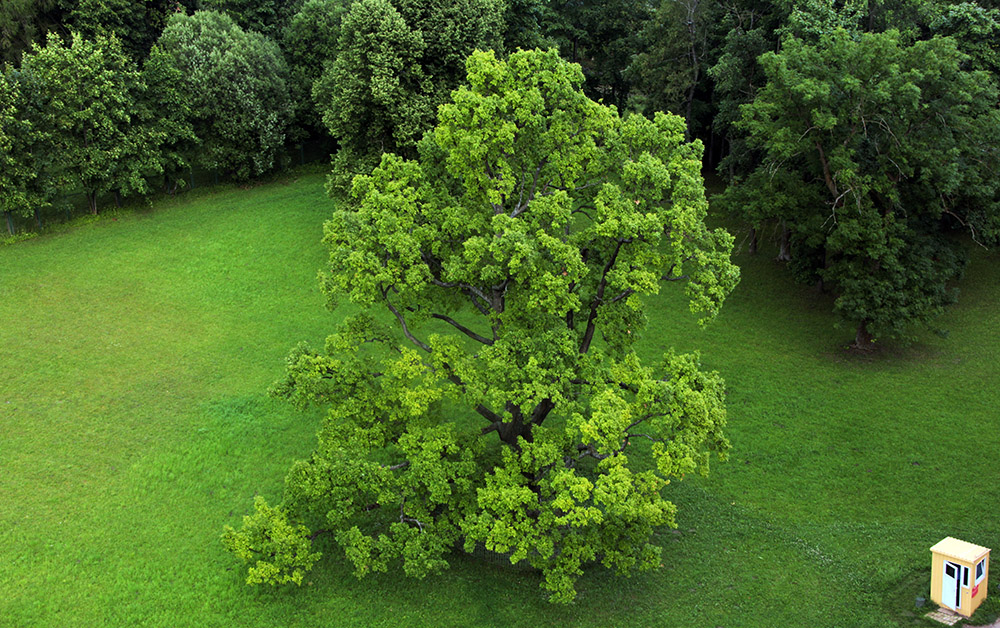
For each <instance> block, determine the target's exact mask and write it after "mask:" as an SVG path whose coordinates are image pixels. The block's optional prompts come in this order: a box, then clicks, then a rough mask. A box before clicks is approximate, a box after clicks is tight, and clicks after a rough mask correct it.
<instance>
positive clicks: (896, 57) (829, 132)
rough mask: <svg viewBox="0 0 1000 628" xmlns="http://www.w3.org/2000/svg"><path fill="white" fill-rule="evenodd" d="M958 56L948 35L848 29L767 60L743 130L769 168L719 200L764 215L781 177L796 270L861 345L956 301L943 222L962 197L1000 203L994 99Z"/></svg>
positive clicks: (789, 43) (986, 81) (960, 215)
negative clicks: (907, 36)
mask: <svg viewBox="0 0 1000 628" xmlns="http://www.w3.org/2000/svg"><path fill="white" fill-rule="evenodd" d="M966 59H967V57H966V56H965V55H963V54H962V53H961V52H960V51H959V50H958V47H957V45H956V44H955V42H954V41H953V40H952V39H949V38H934V39H931V40H928V41H918V42H915V43H912V44H908V43H907V42H906V41H905V40H904V39H903V38H902V36H901V35H900V34H899V33H898V32H897V31H889V32H885V33H864V34H858V33H857V32H851V31H847V30H845V29H842V28H837V29H834V30H832V31H830V32H828V33H825V34H822V35H821V36H820V37H819V39H818V41H817V42H816V43H815V44H810V43H806V42H804V41H802V40H800V39H797V38H794V37H792V38H788V39H786V41H785V42H784V43H783V45H782V50H781V52H780V53H773V52H772V53H767V54H765V55H763V56H762V57H761V60H760V62H761V64H762V66H763V68H764V71H765V73H766V75H767V79H768V80H767V83H766V85H765V86H764V87H763V88H762V89H760V90H759V91H758V92H757V96H756V99H755V100H754V102H753V103H750V104H747V105H744V106H743V108H742V111H743V119H742V121H741V123H740V124H741V126H742V127H743V128H744V129H745V130H746V131H747V132H748V134H749V138H750V142H751V144H752V145H754V146H756V147H757V148H758V149H759V150H761V151H763V153H764V155H765V159H764V161H763V163H762V164H761V165H760V166H759V168H758V173H757V174H756V175H754V176H751V177H748V178H747V180H746V181H744V182H743V183H741V184H740V185H738V186H736V187H735V188H733V189H734V190H739V191H734V192H727V194H742V195H743V200H746V199H756V201H755V202H757V203H765V204H766V203H768V202H769V201H768V199H767V194H766V193H763V192H765V190H764V189H763V188H762V187H761V186H762V185H763V183H764V182H765V181H770V180H773V175H774V174H775V173H781V174H780V177H779V178H778V182H779V185H781V186H782V189H783V190H784V191H785V192H786V194H787V196H788V201H787V202H785V203H783V204H782V206H781V207H780V208H779V209H787V208H793V211H794V213H793V214H791V215H788V214H785V215H780V216H779V217H780V218H781V219H783V220H785V221H786V224H788V225H789V227H790V228H791V230H792V235H793V247H795V249H796V250H795V251H794V255H793V260H792V263H793V267H794V269H795V270H796V271H797V272H798V274H799V276H800V277H802V278H807V279H810V280H816V279H818V280H820V281H822V282H823V283H824V285H825V286H828V287H832V288H833V289H834V292H835V294H836V295H837V300H836V303H835V309H836V310H837V311H838V312H839V313H840V314H841V315H842V316H843V317H844V318H845V319H846V320H848V321H850V322H851V323H853V324H854V325H855V326H856V330H857V331H856V338H855V345H856V346H858V347H864V346H867V345H868V344H869V343H870V341H871V339H872V337H873V335H874V336H885V337H891V336H900V335H903V334H905V333H906V331H907V330H908V329H909V328H910V327H912V325H913V324H914V323H919V322H928V321H930V320H931V319H932V318H933V317H934V316H935V315H937V314H938V313H939V312H940V311H941V309H942V307H943V306H945V305H946V304H948V303H949V302H950V301H951V300H952V299H953V298H954V292H953V290H951V289H949V282H950V281H951V280H952V279H954V278H956V277H957V276H958V273H959V272H960V270H961V263H960V260H961V256H960V255H959V254H958V252H957V251H956V250H955V249H954V248H953V246H951V245H949V244H948V243H947V242H946V241H944V240H943V239H942V238H941V232H942V228H943V221H947V220H950V219H954V220H958V221H960V222H962V223H963V224H968V223H969V218H970V216H969V215H968V209H967V208H966V207H963V205H962V204H961V203H959V202H958V201H959V200H960V199H966V200H969V199H970V195H974V196H978V197H979V198H978V199H977V200H978V206H980V207H989V206H990V203H991V201H992V199H993V198H995V191H996V183H995V178H989V177H988V174H987V173H988V172H989V171H990V170H991V169H993V168H995V167H996V164H997V160H996V154H997V148H996V146H995V145H993V146H991V145H990V143H989V142H988V141H983V138H984V137H985V138H991V139H992V138H996V137H997V132H998V129H1000V126H998V124H1000V117H998V111H997V109H996V99H997V92H996V89H995V88H994V86H993V83H992V81H991V80H990V77H989V76H988V75H986V74H985V73H982V72H974V71H966V70H963V69H962V64H963V63H964V61H965V60H966ZM748 185H749V186H757V187H758V189H757V190H756V191H754V193H751V194H748V193H747V190H746V187H745V186H748ZM741 188H742V190H741ZM796 190H798V192H796ZM817 198H821V199H822V202H821V203H817V202H816V200H815V199H817ZM763 211H768V210H766V209H765V210H763Z"/></svg>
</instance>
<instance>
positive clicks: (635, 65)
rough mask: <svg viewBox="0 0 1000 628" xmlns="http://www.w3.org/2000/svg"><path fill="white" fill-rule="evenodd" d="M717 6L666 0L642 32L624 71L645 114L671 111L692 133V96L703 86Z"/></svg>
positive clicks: (694, 97) (710, 55) (712, 54)
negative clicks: (678, 116) (681, 117)
mask: <svg viewBox="0 0 1000 628" xmlns="http://www.w3.org/2000/svg"><path fill="white" fill-rule="evenodd" d="M719 13H720V8H719V7H718V6H717V5H716V4H715V3H710V2H702V1H701V0H665V1H664V2H663V3H662V4H661V5H660V7H659V8H658V9H657V10H656V12H655V13H654V14H653V16H652V17H651V18H650V19H649V20H648V21H647V22H646V24H645V26H644V28H643V30H642V33H641V34H640V39H641V42H642V43H641V44H640V46H639V48H640V50H641V52H639V53H638V54H637V55H636V56H635V57H634V58H633V59H632V62H631V64H630V65H629V68H628V75H629V78H630V80H631V81H632V82H633V84H634V86H635V91H636V92H638V95H639V97H638V98H637V99H636V100H638V101H639V102H638V104H639V105H640V108H641V109H642V110H644V111H672V112H674V113H677V114H678V115H681V116H683V117H684V119H685V121H686V123H687V127H688V132H689V134H690V133H692V131H694V130H695V129H694V124H695V119H694V117H695V111H694V108H695V104H696V103H695V101H696V92H697V90H698V89H699V88H701V89H704V88H705V87H706V86H705V85H703V84H702V83H703V82H704V80H705V78H706V77H707V72H706V70H707V68H708V67H710V66H711V65H712V61H713V59H712V57H713V56H714V53H713V48H714V47H715V46H713V44H715V43H716V41H717V39H718V37H717V36H716V34H715V30H716V28H717V25H718V23H719V21H720V20H719Z"/></svg>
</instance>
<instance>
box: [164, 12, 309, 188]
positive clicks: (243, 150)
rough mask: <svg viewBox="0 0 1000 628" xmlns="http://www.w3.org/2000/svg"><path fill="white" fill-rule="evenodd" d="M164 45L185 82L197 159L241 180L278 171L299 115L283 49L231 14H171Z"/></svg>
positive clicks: (168, 62) (165, 50)
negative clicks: (293, 118) (197, 145)
mask: <svg viewBox="0 0 1000 628" xmlns="http://www.w3.org/2000/svg"><path fill="white" fill-rule="evenodd" d="M157 45H158V46H159V48H160V49H161V51H162V53H163V54H164V55H166V58H165V59H163V60H161V62H162V63H165V64H167V65H168V66H169V67H172V68H175V69H176V70H177V72H178V76H179V77H180V78H181V79H182V83H181V86H182V88H183V100H184V101H185V102H186V103H188V106H189V107H190V108H191V122H192V125H193V128H194V131H195V134H196V135H197V137H198V139H199V140H200V141H201V148H200V150H199V151H198V155H197V162H198V163H200V164H201V165H203V166H204V167H206V168H208V169H210V170H216V171H221V172H223V173H225V174H227V175H229V176H231V177H233V178H235V179H238V180H247V179H250V178H252V177H255V176H259V175H261V174H264V173H266V172H270V171H273V170H274V169H275V168H276V167H277V166H278V165H279V163H280V158H281V151H282V149H283V147H284V141H285V130H286V128H287V126H288V122H289V120H290V118H291V115H292V107H291V101H290V98H289V94H288V84H287V80H288V67H287V66H286V64H285V60H284V58H283V57H282V55H281V51H280V50H279V49H278V46H277V44H275V43H274V42H273V41H271V40H270V39H268V38H267V37H265V36H264V35H261V34H260V33H257V32H254V31H244V30H243V29H241V28H240V27H239V26H237V25H236V24H235V23H234V22H233V20H232V19H231V18H230V17H228V16H227V15H225V14H222V13H217V12H215V11H197V12H195V13H194V14H193V15H190V16H189V15H185V14H183V13H175V14H174V15H173V16H171V18H170V22H169V24H168V25H167V28H166V29H165V30H164V31H163V35H162V36H161V37H160V40H159V42H158V44H157Z"/></svg>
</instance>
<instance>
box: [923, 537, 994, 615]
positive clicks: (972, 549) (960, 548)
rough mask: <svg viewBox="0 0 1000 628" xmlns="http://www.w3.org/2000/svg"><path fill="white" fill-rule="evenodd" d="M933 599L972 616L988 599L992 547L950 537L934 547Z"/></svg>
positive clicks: (932, 571)
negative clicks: (988, 575)
mask: <svg viewBox="0 0 1000 628" xmlns="http://www.w3.org/2000/svg"><path fill="white" fill-rule="evenodd" d="M931 560H932V563H931V600H932V601H934V602H936V603H937V604H939V605H940V606H944V607H945V608H950V609H951V610H953V611H955V612H956V613H958V614H959V615H965V616H966V617H971V616H972V613H974V612H975V611H976V609H977V608H978V607H979V605H980V604H982V603H983V600H985V599H986V586H987V585H988V584H989V582H988V580H987V574H988V573H989V571H990V550H989V549H988V548H985V547H980V546H979V545H973V544H972V543H966V542H965V541H960V540H958V539H954V538H952V537H950V536H949V537H948V538H946V539H944V540H943V541H941V542H940V543H938V544H937V545H935V546H934V547H932V548H931Z"/></svg>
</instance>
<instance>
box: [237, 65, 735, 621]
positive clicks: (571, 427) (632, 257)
mask: <svg viewBox="0 0 1000 628" xmlns="http://www.w3.org/2000/svg"><path fill="white" fill-rule="evenodd" d="M468 80H469V85H468V86H467V87H461V88H459V89H458V90H457V91H456V92H455V93H454V98H453V102H451V103H449V104H445V105H443V106H442V107H441V109H440V112H439V118H438V124H437V127H436V128H435V129H434V131H433V133H432V134H428V136H427V137H426V138H425V139H424V141H423V142H422V143H421V146H420V148H421V150H420V159H419V160H418V161H409V160H405V159H402V158H400V157H398V156H396V155H391V154H388V155H384V156H383V157H382V160H381V163H380V165H379V166H378V167H377V168H375V169H374V171H373V172H372V173H371V175H370V176H359V177H357V178H356V179H355V181H354V185H353V189H352V194H351V196H352V199H353V204H350V205H344V206H342V207H341V208H339V209H338V210H337V211H336V212H335V213H334V215H333V218H332V219H331V220H330V221H329V222H328V223H327V224H326V229H325V232H326V237H325V240H324V241H325V242H326V244H327V246H328V247H329V248H330V266H329V268H328V269H327V270H326V271H325V272H324V273H322V277H323V280H324V281H323V285H324V288H325V291H326V292H327V294H328V295H329V296H330V299H331V304H332V305H334V306H335V305H336V303H337V302H338V301H339V300H340V299H346V300H347V301H349V302H350V303H352V304H354V307H357V308H360V312H359V313H357V314H355V315H352V316H349V317H348V318H346V319H345V320H344V322H343V323H342V325H341V326H340V328H339V330H338V331H337V332H336V333H335V334H333V335H332V336H330V337H329V338H328V340H327V344H326V348H325V351H322V352H318V351H314V350H311V349H309V348H307V347H299V348H298V349H296V350H295V351H294V352H293V353H292V354H291V355H290V356H289V358H288V369H287V376H286V378H285V379H284V380H283V381H281V382H279V383H278V384H276V386H275V387H274V389H273V392H274V393H275V394H276V395H277V396H279V397H282V398H285V399H288V400H290V401H292V402H294V403H296V404H301V405H305V404H310V403H316V404H320V405H322V406H326V407H328V408H329V414H328V415H327V418H326V420H325V421H324V423H323V426H322V428H321V430H320V432H319V445H318V447H317V449H316V450H315V451H314V452H313V454H312V455H311V456H310V457H309V458H308V459H306V460H301V461H299V462H297V463H295V464H294V465H293V467H292V469H291V471H290V473H289V475H288V477H287V479H286V489H285V496H284V503H283V504H282V505H280V506H276V507H271V506H269V505H268V504H267V503H266V502H264V501H263V499H260V500H258V502H257V503H256V512H255V513H254V514H252V515H250V516H248V517H246V518H245V520H244V525H243V527H242V528H241V529H240V530H238V531H237V530H234V529H232V528H228V529H227V530H226V532H225V534H224V542H225V544H226V545H227V547H228V548H229V549H230V550H231V551H233V552H234V553H235V554H236V555H237V556H239V557H240V558H241V559H242V560H244V561H245V562H246V563H248V565H249V574H248V579H247V580H248V582H269V583H278V582H288V581H294V582H300V581H301V579H302V577H303V574H304V572H305V571H306V570H307V569H309V568H310V567H311V566H312V565H313V563H314V562H315V561H316V560H317V559H318V556H319V552H317V551H315V550H316V549H317V548H314V547H312V543H311V540H312V539H316V538H319V537H321V536H322V535H324V534H330V535H331V536H332V538H333V539H334V540H335V541H336V543H337V544H338V545H339V546H340V547H341V548H342V550H343V551H344V553H345V555H346V557H347V558H348V559H349V560H350V561H351V562H352V563H353V564H354V567H355V570H356V573H357V575H358V576H363V575H365V574H368V573H371V572H373V571H386V570H387V569H389V568H390V566H402V569H403V571H404V572H405V573H406V574H407V575H410V576H416V577H423V576H425V575H427V574H429V573H433V572H437V571H440V570H442V569H444V568H446V567H447V566H448V555H449V552H450V551H451V550H452V548H453V547H456V546H461V547H464V549H465V550H466V551H472V550H473V549H474V548H475V547H477V546H485V548H487V549H488V550H491V551H495V552H502V553H508V554H509V557H510V561H511V562H512V563H520V562H527V563H528V564H530V565H532V566H533V567H535V568H537V569H540V570H542V572H543V575H544V580H543V582H542V587H543V588H544V589H545V590H547V591H548V592H549V593H550V594H551V599H552V600H553V601H558V602H567V601H569V600H572V599H573V597H574V595H575V588H574V583H575V581H576V579H577V578H578V577H579V575H580V574H581V573H582V569H583V567H584V566H585V565H587V564H588V563H594V562H600V563H602V564H603V565H605V566H606V567H608V568H613V569H615V570H617V571H618V572H620V573H628V572H631V571H634V570H647V569H651V568H655V567H657V566H658V565H660V551H661V550H660V548H659V547H657V546H655V545H654V544H653V543H652V542H651V535H652V533H653V531H654V530H655V529H656V528H657V527H659V526H665V525H667V526H671V525H675V519H674V516H675V511H676V509H675V507H674V505H673V504H672V503H671V502H670V501H668V500H667V499H666V497H665V494H664V491H665V487H666V486H667V484H669V482H670V481H671V479H672V478H681V477H683V476H684V475H686V474H689V473H694V472H698V473H706V472H707V471H708V462H709V455H710V454H711V453H712V452H715V453H717V454H718V455H719V456H720V457H724V456H725V454H726V451H727V450H728V448H729V444H728V442H727V440H726V438H725V436H724V435H723V428H724V426H725V423H726V414H725V408H724V391H723V382H722V379H721V378H720V377H719V375H718V374H716V373H714V372H705V371H703V370H702V369H701V367H700V364H699V358H698V355H697V354H694V355H690V354H688V355H679V354H675V353H673V352H669V353H667V354H666V355H664V356H662V358H661V359H660V360H658V361H656V362H654V363H652V364H646V363H645V362H644V361H643V360H641V359H640V358H639V356H638V354H637V351H636V350H637V348H638V346H639V345H638V343H639V342H640V341H641V339H642V338H643V331H644V328H645V322H646V318H645V313H644V312H645V307H644V298H645V297H647V296H649V295H653V294H656V293H657V292H658V291H659V290H660V289H661V287H664V286H667V285H670V284H672V283H678V284H682V285H684V286H685V288H686V291H687V295H688V297H689V298H690V305H691V310H692V311H693V312H696V313H699V314H700V315H701V316H702V317H703V321H704V320H707V319H711V318H712V317H713V316H714V315H715V314H716V313H717V312H718V311H719V308H720V307H721V305H722V302H723V300H724V298H725V297H726V295H727V294H728V293H729V292H730V291H731V290H732V288H733V287H734V286H735V284H736V282H737V281H738V276H739V273H738V269H737V268H736V267H735V266H733V265H732V264H731V263H730V261H729V254H730V250H731V247H732V238H731V236H729V235H728V234H727V233H725V232H723V231H721V230H720V231H709V230H708V229H707V228H706V227H705V224H704V222H703V220H704V218H705V212H706V208H707V204H706V201H705V191H704V185H703V182H702V179H701V176H700V170H701V161H700V158H701V152H702V147H701V144H700V143H699V142H694V143H687V142H685V140H684V131H685V129H684V121H683V120H682V119H681V118H679V117H676V116H672V115H666V114H662V113H658V114H656V116H655V117H654V118H653V119H652V120H650V119H647V118H645V117H642V116H638V115H633V116H630V117H627V118H624V119H623V118H621V117H619V115H618V114H617V112H616V110H615V109H614V108H611V107H606V106H603V105H601V104H598V103H595V102H594V101H592V100H590V99H589V98H587V97H586V96H585V95H584V94H583V92H582V84H583V73H582V72H581V70H580V67H579V66H577V65H575V64H569V63H566V62H564V61H562V60H560V59H559V57H558V55H557V53H556V52H555V51H554V50H553V51H549V52H538V51H530V52H518V53H515V54H513V55H511V57H510V58H509V60H508V61H499V60H497V59H496V58H495V56H494V55H493V53H491V52H489V53H481V52H479V53H475V54H474V55H473V56H472V57H470V58H469V60H468Z"/></svg>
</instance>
